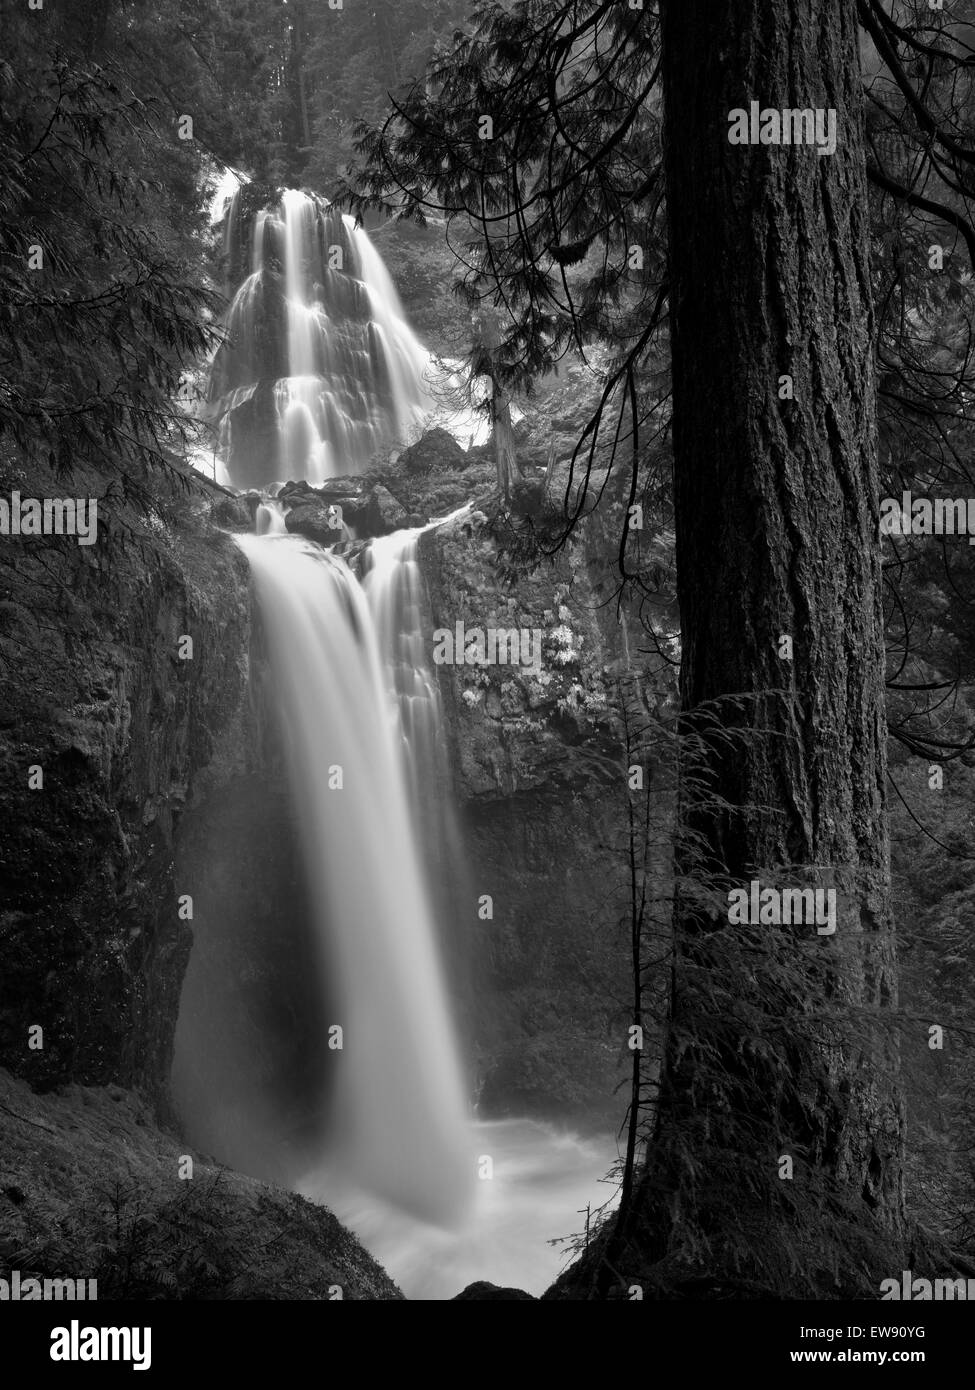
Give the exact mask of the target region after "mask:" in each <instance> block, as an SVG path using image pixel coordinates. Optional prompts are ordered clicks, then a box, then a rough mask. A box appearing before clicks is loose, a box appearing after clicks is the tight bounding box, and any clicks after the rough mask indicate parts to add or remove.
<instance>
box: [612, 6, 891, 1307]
mask: <svg viewBox="0 0 975 1390" xmlns="http://www.w3.org/2000/svg"><path fill="white" fill-rule="evenodd" d="M662 10H663V13H662V40H663V68H662V72H663V82H664V98H665V105H666V126H665V139H666V152H665V159H666V174H667V190H668V209H669V227H670V257H671V307H672V343H673V389H674V396H673V399H674V416H673V426H674V451H675V507H676V533H677V559H678V587H679V596H680V610H681V625H682V638H683V650H682V669H681V695H682V712H683V713H682V718H683V721H684V722H683V729H684V732H685V734H687V735H689V736H690V737H689V739H688V746H687V750H686V751H685V753H684V755H683V756H684V759H685V773H686V775H685V779H684V783H683V792H682V806H681V809H680V823H679V827H678V845H679V849H678V873H680V872H681V871H684V872H688V871H691V870H693V872H694V873H696V874H697V875H698V876H699V877H700V875H701V873H702V871H703V872H704V873H705V874H711V875H713V880H712V882H713V884H714V885H716V886H717V889H716V891H715V893H714V894H713V896H712V899H711V902H710V904H707V903H704V902H703V901H702V900H701V899H700V898H693V899H692V897H691V895H690V894H685V895H684V896H683V897H682V898H681V900H680V901H679V902H678V906H677V912H676V918H675V936H676V945H675V962H674V987H673V1006H672V1017H671V1021H670V1041H669V1044H668V1049H667V1054H666V1057H665V1066H664V1079H663V1083H662V1089H661V1096H660V1107H659V1112H658V1128H657V1152H658V1153H667V1154H669V1155H670V1156H671V1159H670V1161H668V1160H664V1165H663V1171H661V1169H660V1167H659V1166H658V1168H657V1169H656V1171H653V1165H651V1167H650V1168H648V1170H647V1172H646V1174H645V1175H644V1179H643V1182H642V1183H641V1185H640V1187H639V1189H638V1190H637V1194H636V1197H635V1200H634V1203H633V1204H631V1210H630V1211H629V1212H628V1213H626V1214H625V1219H624V1220H623V1221H622V1222H621V1223H620V1226H619V1227H618V1228H617V1232H618V1234H617V1241H616V1245H615V1247H614V1248H615V1254H616V1256H617V1257H618V1256H619V1253H620V1249H621V1245H620V1241H621V1240H622V1242H623V1246H625V1245H626V1244H627V1240H628V1239H630V1240H631V1239H632V1237H633V1236H634V1232H635V1231H636V1230H637V1227H638V1226H642V1232H643V1234H642V1236H641V1238H640V1239H641V1240H642V1241H643V1242H644V1253H647V1251H646V1242H647V1241H648V1240H649V1241H650V1244H651V1246H652V1247H653V1249H652V1254H653V1256H654V1258H657V1257H660V1256H662V1255H663V1254H664V1253H665V1252H667V1251H670V1252H672V1251H673V1249H674V1246H675V1242H676V1243H679V1239H680V1230H681V1226H682V1224H684V1223H685V1222H686V1219H687V1218H688V1216H690V1215H693V1216H695V1218H696V1219H697V1221H698V1224H699V1226H701V1227H703V1229H704V1231H705V1234H706V1235H707V1234H708V1221H709V1220H710V1219H711V1217H710V1216H709V1215H708V1214H707V1213H705V1215H704V1217H703V1218H702V1203H704V1205H705V1206H706V1205H707V1201H706V1199H705V1198H704V1197H703V1196H702V1194H705V1193H707V1192H709V1191H712V1190H713V1189H714V1186H715V1184H716V1183H718V1182H719V1181H720V1180H722V1179H726V1178H727V1174H726V1173H724V1174H721V1175H719V1174H718V1173H717V1165H719V1164H725V1165H726V1164H727V1161H728V1152H729V1147H730V1146H731V1145H732V1143H733V1141H732V1139H731V1138H730V1135H731V1131H732V1126H733V1124H734V1123H736V1122H738V1121H741V1120H746V1121H747V1132H748V1134H749V1135H750V1136H751V1141H752V1143H753V1145H754V1148H753V1150H752V1152H753V1153H754V1154H758V1155H764V1156H765V1157H764V1158H763V1160H762V1161H767V1162H768V1163H769V1164H774V1163H775V1162H776V1161H777V1158H778V1156H779V1155H782V1154H784V1153H787V1152H791V1153H798V1154H801V1155H802V1157H803V1159H804V1161H805V1162H807V1163H808V1165H809V1171H810V1172H815V1173H818V1174H819V1175H820V1177H821V1178H822V1186H821V1188H820V1190H819V1194H818V1197H817V1200H819V1201H821V1202H827V1203H828V1202H830V1201H832V1200H833V1199H834V1198H836V1197H839V1198H841V1199H842V1200H843V1201H845V1202H847V1203H848V1208H849V1209H851V1210H853V1211H854V1213H857V1212H862V1214H863V1218H864V1220H865V1221H866V1224H868V1225H871V1224H876V1219H877V1218H879V1225H880V1227H881V1229H884V1228H886V1230H887V1232H888V1233H890V1234H891V1235H893V1236H894V1238H895V1239H896V1232H897V1230H898V1229H899V1226H900V1223H901V1221H902V1215H903V1212H902V1204H903V1193H902V1174H901V1162H902V1128H903V1126H902V1115H901V1108H900V1104H899V1101H898V1098H897V1094H896V1087H895V1084H894V1082H893V1080H892V1076H893V1075H894V1073H895V1072H896V1045H895V1043H894V1041H893V1038H892V1035H891V1033H890V1032H887V1031H885V1030H884V1028H883V1026H882V1025H883V1022H884V1013H885V1012H886V1011H888V1010H889V1009H890V1008H891V1007H893V1005H894V1004H895V1002H896V1000H895V992H896V984H895V961H894V950H893V942H892V938H891V934H890V930H891V918H890V910H889V876H888V854H889V842H888V831H887V825H886V817H885V790H886V752H885V746H886V723H885V714H884V644H883V630H882V608H881V560H880V550H879V542H878V509H877V500H876V499H877V470H876V444H875V433H876V432H875V417H874V381H873V343H872V329H873V324H872V309H871V297H870V282H869V269H868V221H867V191H866V181H865V172H864V154H863V143H862V121H863V118H862V112H861V86H860V77H859V57H858V34H857V26H856V18H855V6H854V5H852V4H850V3H847V0H807V3H804V4H802V5H783V4H781V3H780V0H735V3H734V4H733V5H730V4H729V5H718V4H714V3H713V0H670V2H669V3H666V4H665V5H664V6H663V7H662ZM752 101H757V102H759V103H760V106H761V107H763V108H765V107H769V108H777V109H779V110H782V109H784V108H811V109H814V110H815V109H817V108H818V109H820V110H823V111H828V110H830V109H832V110H834V111H835V113H836V131H837V148H836V151H835V153H834V154H822V155H821V154H819V153H818V152H817V149H816V148H815V147H814V146H809V145H795V146H787V145H784V144H781V145H777V144H765V145H763V144H755V145H735V144H731V143H730V142H729V139H728V132H729V128H730V127H729V120H728V117H729V112H731V111H732V110H734V109H735V108H741V109H744V110H745V111H749V108H750V103H751V102H752ZM786 377H788V378H791V391H792V396H793V398H792V399H790V398H789V385H790V383H787V382H785V381H782V380H781V379H782V378H786ZM783 637H788V638H789V639H790V640H791V644H792V652H791V660H790V659H789V657H788V647H787V645H786V644H784V643H782V642H781V639H782V638H783ZM783 653H784V655H783ZM737 697H743V698H737ZM714 702H717V703H714ZM708 709H710V710H712V711H714V712H717V713H718V714H719V722H720V725H721V726H722V727H723V730H725V731H727V730H728V729H729V728H730V729H733V730H735V731H736V732H735V734H734V735H733V737H732V739H731V740H729V739H728V737H727V734H726V732H721V731H719V729H718V728H717V727H716V726H714V725H708V723H707V721H706V720H705V718H704V717H703V716H704V712H705V711H706V710H708ZM691 750H693V751H691ZM753 878H757V879H759V880H760V881H762V882H763V883H769V884H775V885H778V886H781V885H787V884H794V885H796V886H804V885H805V884H807V883H810V882H813V881H815V882H817V883H819V884H821V885H824V886H825V885H826V884H829V885H832V886H834V887H835V888H836V890H837V891H838V904H839V911H838V923H837V929H836V932H835V934H834V935H831V936H828V935H818V934H817V933H816V929H815V928H814V927H813V928H811V929H810V928H805V927H804V928H795V927H793V928H789V927H781V926H767V927H762V928H760V929H758V930H760V931H765V932H771V933H780V934H782V933H786V934H789V933H791V937H790V936H788V935H786V936H785V937H783V936H782V935H780V936H779V938H778V939H779V941H780V942H782V941H788V940H790V939H792V940H794V942H795V945H796V951H795V966H796V968H797V970H799V972H800V975H799V991H798V993H799V995H800V996H801V995H802V994H803V992H804V991H806V992H807V996H808V1003H809V1008H810V1011H811V1012H816V1011H817V1010H820V1011H821V1010H822V1009H823V1008H830V1007H832V1008H834V1010H836V1009H837V1006H842V1011H843V1012H844V1013H845V1014H847V1015H852V1014H856V1015H857V1016H858V1018H859V1024H858V1025H857V1031H856V1036H855V1038H854V1039H853V1040H851V1035H849V1034H846V1033H844V1032H843V1030H842V1029H841V1028H839V1027H838V1026H837V1027H835V1028H834V1027H832V1026H831V1025H830V1026H826V1028H825V1032H822V1031H821V1037H822V1038H823V1043H822V1045H819V1046H817V1045H816V1044H815V1043H813V1042H811V1041H810V1040H809V1038H808V1037H807V1036H806V1034H805V1033H803V1032H800V1035H799V1036H797V1037H795V1038H793V1039H791V1040H788V1041H786V1042H784V1043H783V1044H782V1047H781V1049H780V1052H779V1056H778V1057H777V1058H771V1059H762V1058H761V1057H754V1058H752V1060H751V1061H749V1060H748V1050H747V1048H744V1050H743V1049H742V1048H741V1047H739V1046H737V1044H736V1039H735V1038H734V1036H733V1030H732V1035H729V1033H728V1032H727V1031H725V1032H722V1030H721V1028H720V1027H719V1026H717V1025H715V1026H713V1027H712V1025H714V1024H715V1019H714V1018H712V1019H710V1020H705V1023H706V1025H707V1028H708V1037H709V1040H710V1043H711V1044H712V1045H713V1047H716V1049H717V1051H716V1052H715V1051H714V1050H712V1051H711V1052H710V1054H709V1059H708V1064H709V1065H710V1067H711V1073H710V1074H711V1076H714V1075H716V1074H719V1073H723V1074H724V1075H725V1076H726V1078H727V1091H726V1094H725V1098H726V1099H727V1098H728V1097H730V1098H731V1104H732V1107H734V1104H735V1101H736V1099H737V1101H738V1102H740V1103H741V1104H743V1105H748V1106H750V1107H751V1108H750V1110H749V1112H748V1114H747V1115H745V1116H727V1115H723V1114H722V1104H721V1101H720V1098H718V1099H716V1098H715V1095H714V1093H713V1089H712V1090H711V1091H710V1092H709V1091H708V1088H706V1087H703V1086H702V1084H701V1075H702V1067H703V1066H704V1057H705V1048H704V1045H703V1043H702V1040H701V1033H700V1028H701V1024H702V1015H701V1009H702V998H706V997H707V996H708V990H707V989H706V988H703V986H702V982H701V971H702V967H703V968H705V969H706V968H713V962H714V961H715V959H717V958H718V956H717V955H716V954H715V952H714V950H713V949H710V950H708V949H705V948H706V947H710V948H713V946H714V943H715V941H717V940H718V934H719V933H721V934H725V933H731V932H736V931H738V930H739V928H738V927H736V926H730V925H729V924H728V916H727V907H726V905H725V906H724V909H723V911H722V906H721V896H722V895H721V892H720V888H721V886H722V885H723V886H724V888H725V889H727V887H728V886H730V885H731V884H734V883H743V884H745V885H747V884H748V882H749V881H750V880H751V879H753ZM724 897H725V899H726V897H727V894H726V892H725V894H724ZM723 940H724V943H725V945H727V942H728V938H727V936H724V937H723ZM760 949H761V948H760ZM726 958H727V959H733V958H734V957H733V955H731V954H728V953H727V952H726ZM749 959H750V957H749V952H748V951H747V950H746V951H745V952H743V954H742V957H741V973H740V978H735V979H734V980H730V981H729V980H717V979H712V980H711V981H710V984H711V986H713V989H712V991H711V993H712V995H714V996H716V995H717V994H718V993H719V991H720V990H721V989H725V990H727V991H728V994H729V995H730V996H731V997H732V998H734V1000H735V1001H736V1007H737V1005H738V1004H739V1003H740V1005H741V1010H740V1013H741V1016H742V1017H745V1016H746V1015H747V1012H748V1009H751V1010H753V1011H756V1010H757V1011H762V1012H763V1013H764V1015H765V1016H766V1018H767V1019H768V1023H769V1036H774V1024H775V1019H774V1016H773V1015H774V1011H775V1009H776V1007H777V1005H776V1001H775V999H774V997H770V995H769V992H768V981H769V979H770V978H772V977H771V976H770V975H769V974H768V972H766V973H765V974H762V972H761V971H758V972H757V975H758V983H756V980H755V978H750V977H749V971H748V969H747V968H746V967H747V964H748V961H749ZM689 981H693V982H694V989H695V995H694V999H693V1003H690V1002H689V999H688V994H687V993H686V990H687V988H688V982H689ZM797 1002H798V1004H799V1006H800V1008H801V1007H802V1006H803V1003H804V1002H805V1001H804V1000H803V999H802V998H801V997H800V998H799V999H798V1001H797ZM706 1007H707V1006H705V1008H706ZM720 1007H721V1006H720V1005H719V1004H715V1005H714V1009H715V1011H717V1010H719V1009H720ZM736 1016H738V1015H736ZM814 1032H815V1026H814V1025H811V1026H810V1034H809V1036H810V1037H811V1036H812V1034H813V1033H814ZM715 1039H718V1041H717V1043H715ZM743 1041H744V1039H740V1038H739V1039H738V1040H737V1042H743ZM783 1067H784V1068H786V1069H787V1070H788V1074H789V1076H788V1080H789V1084H788V1085H783V1083H782V1077H783V1070H782V1069H783ZM748 1069H750V1075H749V1076H748V1077H747V1078H746V1075H745V1072H746V1070H748ZM746 1082H747V1084H746ZM763 1091H764V1098H761V1096H760V1098H759V1100H758V1101H757V1102H756V1094H760V1093H761V1092H763ZM797 1097H801V1098H802V1099H801V1102H800V1101H799V1100H797ZM678 1132H680V1133H681V1134H683V1135H684V1136H685V1138H686V1136H687V1135H688V1134H689V1133H692V1134H693V1135H694V1140H695V1147H694V1159H695V1162H696V1163H697V1165H698V1168H697V1172H696V1174H695V1177H694V1179H693V1181H691V1180H689V1179H687V1178H686V1174H685V1168H686V1163H683V1162H681V1161H678V1160H677V1159H675V1158H674V1155H675V1154H676V1153H677V1152H678V1150H679V1144H678V1143H677V1142H676V1139H675V1135H677V1134H678ZM737 1142H739V1143H740V1133H739V1138H738V1141H737ZM722 1145H724V1146H725V1147H724V1148H722ZM780 1186H781V1188H782V1190H783V1193H784V1192H785V1190H786V1184H785V1183H782V1184H780ZM774 1187H775V1184H772V1185H771V1186H770V1189H769V1190H770V1191H774ZM799 1189H800V1183H798V1182H794V1184H793V1185H792V1187H791V1188H790V1190H789V1199H791V1198H792V1197H793V1195H794V1196H795V1198H796V1200H802V1198H803V1196H804V1195H808V1192H807V1193H806V1194H804V1193H803V1192H802V1191H800V1190H799ZM766 1196H767V1194H766ZM753 1197H754V1193H753V1192H752V1190H751V1187H750V1184H748V1183H745V1182H744V1181H743V1182H742V1186H741V1191H740V1199H741V1202H742V1204H744V1206H745V1207H747V1204H748V1203H749V1202H750V1201H751V1200H753ZM755 1200H758V1199H757V1198H755ZM763 1200H764V1198H763ZM690 1204H696V1208H697V1209H696V1211H694V1212H691V1210H690ZM641 1208H642V1210H641ZM651 1209H652V1213H653V1214H652V1217H651V1219H650V1220H649V1222H648V1213H649V1212H650V1211H651ZM786 1211H787V1207H785V1206H784V1207H783V1209H782V1211H781V1212H780V1213H779V1214H778V1216H776V1214H775V1211H774V1209H773V1210H771V1213H770V1212H769V1211H767V1212H766V1216H767V1217H769V1219H771V1220H776V1219H779V1220H785V1219H786V1216H785V1212H786ZM823 1222H824V1223H827V1222H828V1217H827V1215H826V1210H825V1208H824V1209H823ZM823 1235H824V1239H826V1240H827V1242H828V1237H829V1232H828V1230H827V1229H825V1225H824V1231H823ZM838 1238H839V1237H838ZM844 1238H845V1237H844ZM773 1239H774V1237H773ZM840 1253H841V1254H842V1252H840ZM712 1257H713V1258H715V1259H716V1260H717V1264H718V1265H719V1266H720V1264H721V1260H720V1258H719V1257H717V1256H715V1253H714V1252H713V1251H712ZM746 1263H747V1262H746ZM711 1272H712V1273H713V1274H717V1275H718V1276H720V1268H719V1269H717V1270H716V1269H715V1267H714V1266H712V1267H711ZM879 1277H883V1275H882V1274H881V1275H878V1278H879ZM824 1278H825V1276H824ZM834 1288H835V1286H834ZM823 1292H824V1293H825V1292H827V1290H826V1289H825V1288H823Z"/></svg>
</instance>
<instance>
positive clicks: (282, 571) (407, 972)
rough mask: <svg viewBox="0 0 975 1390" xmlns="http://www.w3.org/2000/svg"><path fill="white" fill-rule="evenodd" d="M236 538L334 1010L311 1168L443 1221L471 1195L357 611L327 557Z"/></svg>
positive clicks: (425, 904) (379, 704)
mask: <svg viewBox="0 0 975 1390" xmlns="http://www.w3.org/2000/svg"><path fill="white" fill-rule="evenodd" d="M238 542H239V544H240V545H241V547H242V548H243V550H244V551H245V553H246V555H247V558H248V560H249V562H250V566H251V572H252V575H253V579H254V584H255V589H256V594H257V598H258V601H259V603H260V606H261V612H262V617H263V624H264V629H265V632H266V642H267V648H268V656H269V662H270V668H271V678H272V681H273V684H274V687H275V691H276V696H277V701H278V706H279V714H280V718H281V722H282V725H283V728H284V736H285V744H286V756H287V766H288V775H289V780H290V785H291V791H292V795H293V799H294V804H295V809H296V813H297V816H298V822H299V832H300V835H301V838H302V849H303V856H304V861H305V866H306V871H307V875H308V878H309V884H310V889H311V897H312V907H313V912H314V915H315V930H316V936H317V944H318V955H319V959H320V968H321V970H322V971H323V977H327V979H328V983H329V985H330V987H331V989H332V991H333V993H334V994H335V995H336V996H337V997H338V998H339V999H340V1001H341V1009H340V1016H337V1017H335V1018H334V1019H333V1020H331V1024H332V1025H334V1024H338V1025H340V1026H341V1028H342V1048H341V1050H335V1051H334V1052H332V1053H331V1054H330V1069H331V1067H332V1064H333V1061H334V1078H335V1080H334V1087H335V1089H334V1094H333V1098H332V1103H331V1120H330V1124H329V1133H330V1141H329V1152H328V1153H327V1154H326V1155H325V1156H324V1166H325V1169H326V1171H327V1172H328V1173H332V1172H333V1171H334V1173H335V1176H336V1180H337V1181H338V1182H339V1183H342V1184H348V1185H350V1186H353V1187H355V1188H358V1189H359V1190H361V1191H371V1192H373V1193H375V1194H376V1195H378V1196H380V1197H382V1198H384V1199H385V1200H387V1201H389V1202H391V1203H393V1204H394V1205H395V1206H397V1207H399V1208H401V1209H403V1210H406V1211H410V1212H412V1213H413V1214H414V1215H416V1216H419V1217H420V1218H422V1219H424V1220H427V1221H432V1222H436V1223H449V1222H451V1221H453V1220H455V1219H457V1218H459V1217H460V1216H462V1215H463V1213H464V1211H465V1209H466V1207H467V1204H468V1201H469V1199H470V1197H471V1195H472V1191H473V1185H474V1181H475V1170H474V1156H473V1139H472V1137H471V1130H470V1124H469V1120H468V1106H467V1101H466V1097H465V1089H464V1081H463V1068H462V1066H461V1062H460V1055H459V1048H458V1043H457V1039H456V1035H455V1031H454V1027H453V1023H452V1020H451V1018H450V1011H449V1006H448V1000H447V991H446V986H445V980H444V972H443V968H442V965H441V962H440V959H439V956H438V949H437V941H436V928H435V922H434V914H433V911H432V908H431V904H430V896H429V892H428V888H427V885H426V883H425V881H424V870H423V866H422V862H421V857H420V852H419V847H418V844H417V840H416V836H415V833H414V827H413V824H412V820H411V801H412V798H411V796H410V793H409V788H408V785H407V779H406V769H405V763H404V759H403V757H402V753H401V749H400V746H399V743H400V734H399V715H398V711H397V709H396V706H395V704H394V701H393V700H392V698H391V695H390V692H389V689H388V680H387V673H386V670H385V668H384V663H383V659H382V654H381V651H380V647H379V643H378V640H377V630H376V624H375V621H374V618H373V614H372V612H371V611H370V606H369V602H368V600H367V597H366V594H365V593H364V591H363V589H362V587H361V586H360V585H359V583H358V581H357V580H356V578H355V576H354V575H353V574H352V571H351V570H350V569H349V567H348V566H347V565H346V564H345V562H344V561H343V560H342V559H341V558H339V557H338V556H335V555H332V554H331V553H329V552H327V551H324V550H322V549H321V548H320V547H318V546H317V545H314V544H310V543H309V542H307V541H303V540H300V539H297V538H295V537H292V536H283V535H272V534H267V535H264V536H247V537H238ZM323 983H324V979H323ZM324 1045H325V1043H324V1041H323V1046H324Z"/></svg>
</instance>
